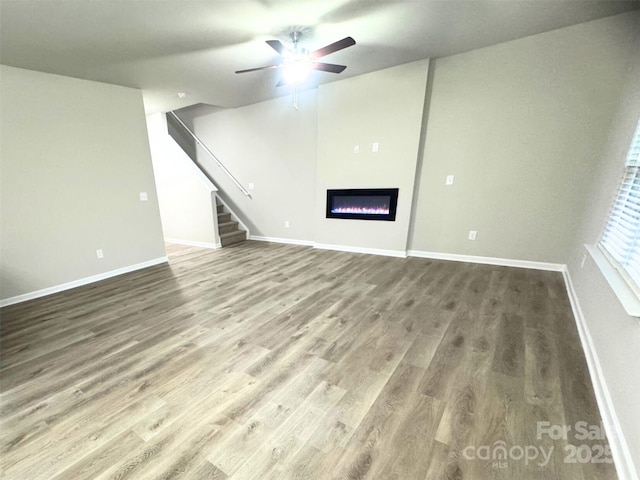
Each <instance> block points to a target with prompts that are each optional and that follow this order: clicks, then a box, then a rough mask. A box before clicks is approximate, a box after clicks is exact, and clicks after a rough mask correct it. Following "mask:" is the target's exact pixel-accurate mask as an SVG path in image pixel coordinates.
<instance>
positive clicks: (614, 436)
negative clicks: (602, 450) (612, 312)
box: [562, 268, 638, 480]
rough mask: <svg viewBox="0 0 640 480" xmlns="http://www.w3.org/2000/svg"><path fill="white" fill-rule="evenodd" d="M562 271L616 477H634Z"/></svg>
mask: <svg viewBox="0 0 640 480" xmlns="http://www.w3.org/2000/svg"><path fill="white" fill-rule="evenodd" d="M562 274H563V276H564V281H565V284H566V287H567V293H568V295H569V301H570V302H571V309H572V310H573V316H574V317H575V319H576V325H577V327H578V335H579V336H580V342H581V343H582V349H583V350H584V355H585V357H586V359H587V367H588V368H589V373H590V375H591V382H592V383H593V390H594V392H595V395H596V401H597V402H598V407H599V409H600V415H601V416H602V423H603V425H604V429H605V431H606V434H607V440H608V441H609V446H610V447H611V455H612V457H613V461H614V465H615V467H616V470H617V472H618V478H619V479H620V480H638V473H637V472H636V469H635V466H634V464H633V458H632V456H631V451H630V450H629V446H628V445H627V442H626V440H625V439H624V434H623V433H622V428H621V426H620V421H619V420H618V416H617V415H616V411H615V408H614V406H613V402H612V400H611V394H610V393H609V388H608V387H607V382H606V380H605V376H604V373H603V372H602V367H601V366H600V360H599V359H598V353H597V352H596V349H595V348H594V346H593V339H592V338H591V333H590V332H589V327H588V326H587V322H586V321H585V318H584V314H583V313H582V309H581V308H580V303H579V301H578V295H577V293H576V290H575V288H574V286H573V281H572V280H571V274H570V273H569V270H568V269H567V268H565V269H564V270H563V272H562Z"/></svg>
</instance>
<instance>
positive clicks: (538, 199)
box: [411, 15, 632, 263]
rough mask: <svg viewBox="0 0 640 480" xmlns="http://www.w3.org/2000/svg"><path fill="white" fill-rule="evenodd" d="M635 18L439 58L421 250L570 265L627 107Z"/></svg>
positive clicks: (417, 233)
mask: <svg viewBox="0 0 640 480" xmlns="http://www.w3.org/2000/svg"><path fill="white" fill-rule="evenodd" d="M631 18H632V17H631V16H628V15H627V16H625V15H622V16H617V17H610V18H606V19H603V20H597V21H594V22H590V23H585V24H581V25H577V26H573V27H569V28H563V29H560V30H555V31H552V32H548V33H543V34H540V35H534V36H531V37H527V38H523V39H520V40H515V41H512V42H507V43H503V44H500V45H496V46H492V47H487V48H482V49H479V50H475V51H472V52H468V53H464V54H461V55H456V56H451V57H446V58H442V59H438V60H436V61H435V62H434V71H433V72H432V73H433V86H432V96H431V105H430V111H429V115H428V121H427V129H426V138H425V149H424V150H425V151H424V158H423V165H422V175H421V178H420V185H419V195H418V202H417V214H416V218H415V228H414V235H413V238H412V239H411V249H413V250H420V251H430V252H441V253H453V254H462V255H480V256H487V257H501V258H508V259H517V260H530V261H537V262H552V263H566V261H567V256H568V253H569V249H570V246H571V245H572V241H573V237H574V233H575V231H576V228H577V226H578V221H579V217H578V216H577V215H576V212H580V211H582V209H583V207H584V203H585V200H586V196H585V194H584V186H585V184H586V183H588V182H589V180H590V178H591V173H592V170H593V168H594V166H595V165H596V164H597V163H598V160H599V152H600V146H601V145H602V144H603V143H604V142H605V141H606V139H607V135H608V132H607V129H606V128H603V127H604V126H606V125H609V123H610V121H611V118H612V116H613V114H614V111H615V107H616V105H617V100H618V97H619V92H620V88H621V78H622V74H623V72H624V68H625V62H626V54H627V53H628V49H627V48H626V44H625V42H626V41H627V37H628V32H627V30H628V29H627V28H626V27H627V26H628V24H629V22H630V19H631ZM448 174H452V175H455V182H454V185H453V186H445V177H446V176H447V175H448ZM469 230H477V231H478V236H477V240H475V241H470V240H468V238H467V237H468V232H469Z"/></svg>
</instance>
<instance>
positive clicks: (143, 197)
mask: <svg viewBox="0 0 640 480" xmlns="http://www.w3.org/2000/svg"><path fill="white" fill-rule="evenodd" d="M147 200H149V196H148V195H147V192H140V201H141V202H146V201H147Z"/></svg>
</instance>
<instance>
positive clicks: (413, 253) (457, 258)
mask: <svg viewBox="0 0 640 480" xmlns="http://www.w3.org/2000/svg"><path fill="white" fill-rule="evenodd" d="M407 253H408V255H409V256H410V257H420V258H432V259H434V260H451V261H453V262H468V263H483V264H486V265H498V266H501V267H516V268H530V269H532V270H547V271H552V272H563V271H564V270H565V265H564V264H562V263H546V262H532V261H529V260H513V259H511V258H498V257H479V256H475V255H458V254H456V253H439V252H425V251H422V250H409V251H408V252H407Z"/></svg>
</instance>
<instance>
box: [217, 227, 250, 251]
mask: <svg viewBox="0 0 640 480" xmlns="http://www.w3.org/2000/svg"><path fill="white" fill-rule="evenodd" d="M246 239H247V231H246V230H237V231H235V232H231V233H223V234H221V235H220V243H221V244H222V246H223V247H226V246H228V245H233V244H234V243H240V242H244V241H245V240H246Z"/></svg>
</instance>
